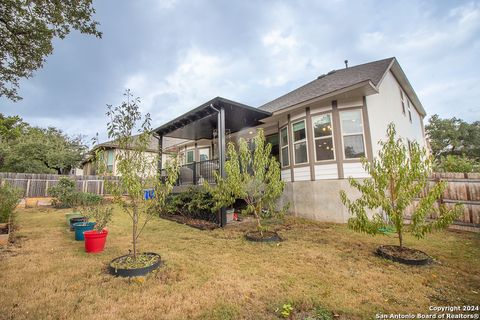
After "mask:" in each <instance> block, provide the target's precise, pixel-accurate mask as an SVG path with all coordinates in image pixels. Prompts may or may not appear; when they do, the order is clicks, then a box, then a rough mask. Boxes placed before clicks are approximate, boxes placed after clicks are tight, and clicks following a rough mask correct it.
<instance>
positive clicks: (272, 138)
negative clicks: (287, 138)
mask: <svg viewBox="0 0 480 320" xmlns="http://www.w3.org/2000/svg"><path fill="white" fill-rule="evenodd" d="M265 140H266V142H267V143H270V144H271V145H272V151H270V154H271V155H272V156H274V157H275V159H277V161H279V153H280V146H279V137H278V133H275V134H272V135H269V136H266V137H265Z"/></svg>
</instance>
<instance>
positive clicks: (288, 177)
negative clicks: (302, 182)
mask: <svg viewBox="0 0 480 320" xmlns="http://www.w3.org/2000/svg"><path fill="white" fill-rule="evenodd" d="M282 180H283V181H287V182H290V181H292V174H291V172H290V169H287V170H282Z"/></svg>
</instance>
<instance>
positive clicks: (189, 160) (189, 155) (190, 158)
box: [185, 150, 195, 164]
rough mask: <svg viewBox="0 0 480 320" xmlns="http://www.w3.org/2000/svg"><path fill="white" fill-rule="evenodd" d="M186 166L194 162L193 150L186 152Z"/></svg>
mask: <svg viewBox="0 0 480 320" xmlns="http://www.w3.org/2000/svg"><path fill="white" fill-rule="evenodd" d="M185 161H186V164H189V163H192V162H193V161H195V150H188V151H187V157H186V158H185Z"/></svg>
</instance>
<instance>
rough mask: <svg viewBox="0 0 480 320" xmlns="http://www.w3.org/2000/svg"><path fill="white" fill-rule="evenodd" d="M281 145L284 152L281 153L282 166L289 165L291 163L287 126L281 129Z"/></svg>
mask: <svg viewBox="0 0 480 320" xmlns="http://www.w3.org/2000/svg"><path fill="white" fill-rule="evenodd" d="M280 145H281V148H282V153H281V160H282V161H281V163H282V167H288V166H289V165H290V155H289V154H288V128H287V127H285V128H283V129H282V130H280Z"/></svg>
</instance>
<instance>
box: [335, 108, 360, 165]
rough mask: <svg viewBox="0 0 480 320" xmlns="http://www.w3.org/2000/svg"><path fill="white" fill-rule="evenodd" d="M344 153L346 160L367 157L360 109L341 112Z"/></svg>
mask: <svg viewBox="0 0 480 320" xmlns="http://www.w3.org/2000/svg"><path fill="white" fill-rule="evenodd" d="M340 123H341V127H342V137H343V151H344V155H345V158H346V159H356V158H360V157H364V156H365V145H364V140H363V123H362V111H361V110H360V109H357V110H351V111H341V112H340Z"/></svg>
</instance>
